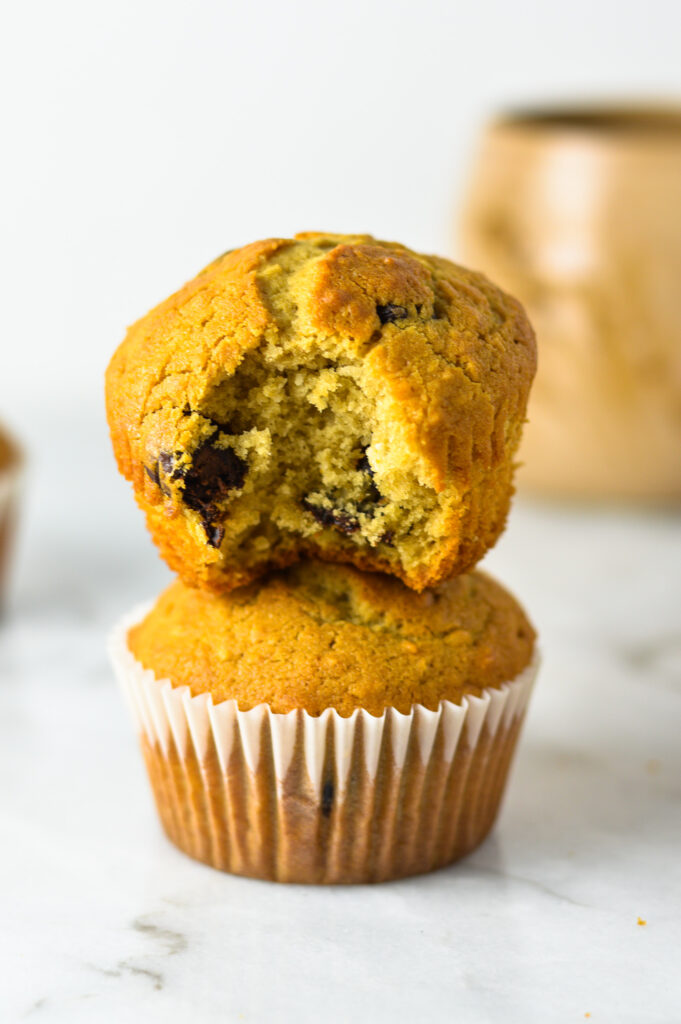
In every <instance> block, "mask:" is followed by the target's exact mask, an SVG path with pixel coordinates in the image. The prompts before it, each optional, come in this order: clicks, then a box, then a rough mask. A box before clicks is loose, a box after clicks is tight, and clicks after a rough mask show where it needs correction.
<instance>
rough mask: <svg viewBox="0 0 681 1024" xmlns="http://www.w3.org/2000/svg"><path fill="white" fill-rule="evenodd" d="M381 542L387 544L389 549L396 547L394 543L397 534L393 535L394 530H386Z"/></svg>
mask: <svg viewBox="0 0 681 1024" xmlns="http://www.w3.org/2000/svg"><path fill="white" fill-rule="evenodd" d="M379 540H380V542H381V544H385V545H386V546H387V547H389V548H394V547H395V544H394V543H393V541H394V540H395V534H394V533H393V531H392V530H386V531H385V533H384V534H382V536H381V537H380V538H379Z"/></svg>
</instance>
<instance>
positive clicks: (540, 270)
mask: <svg viewBox="0 0 681 1024" xmlns="http://www.w3.org/2000/svg"><path fill="white" fill-rule="evenodd" d="M460 241H461V246H460V248H461V250H462V259H463V261H464V262H466V263H468V264H470V265H472V266H475V267H477V268H479V269H480V270H482V271H484V272H485V273H486V274H488V275H489V277H491V278H492V279H493V280H494V281H495V282H497V283H498V284H500V285H501V286H502V287H504V288H506V289H508V290H509V291H510V292H512V293H513V294H515V295H517V297H518V298H519V299H520V300H521V301H522V302H523V303H524V304H525V305H526V307H527V310H528V312H529V315H530V319H531V320H532V322H533V324H534V327H535V329H536V332H537V338H538V344H539V371H538V374H537V379H536V382H535V385H534V389H533V392H532V395H531V398H530V407H529V412H528V416H529V423H528V425H527V427H526V429H525V435H524V441H523V445H522V448H521V451H520V460H521V461H522V462H523V463H524V466H523V469H522V470H521V473H520V475H519V486H520V487H522V486H523V485H527V486H528V487H531V488H533V489H535V490H540V491H543V492H545V493H551V494H555V495H561V496H575V497H578V496H581V497H590V496H593V497H601V498H628V499H645V500H652V501H658V502H662V501H678V500H680V499H681V107H679V108H666V107H663V108H640V107H638V108H637V107H634V108H623V107H618V108H608V109H596V108H586V109H582V110H567V109H563V110H556V111H535V112H529V113H526V114H518V115H511V116H508V117H503V118H500V119H499V120H497V121H496V122H493V123H492V124H491V125H490V126H489V127H488V130H487V132H486V135H485V137H484V139H483V143H482V148H481V152H480V154H479V157H478V160H477V164H476V167H475V169H474V173H473V177H472V183H471V187H470V191H469V195H468V197H467V202H466V203H465V204H464V211H463V219H462V224H461V238H460Z"/></svg>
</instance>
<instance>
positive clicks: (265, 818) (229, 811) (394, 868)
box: [109, 608, 538, 883]
mask: <svg viewBox="0 0 681 1024" xmlns="http://www.w3.org/2000/svg"><path fill="white" fill-rule="evenodd" d="M147 611H148V608H138V609H136V610H135V611H134V612H133V613H131V614H130V615H127V616H126V617H125V618H124V619H123V620H122V621H121V622H120V623H119V624H118V625H117V626H116V628H115V629H114V630H113V632H112V635H111V639H110V645H109V647H110V655H111V659H112V662H113V665H114V668H115V671H116V674H117V677H118V679H119V682H120V684H121V687H122V689H123V692H124V694H125V696H126V698H127V702H128V705H129V708H130V711H131V714H132V717H133V720H134V723H135V726H136V728H137V731H138V734H139V738H140V743H141V747H142V751H143V754H144V758H145V761H146V766H147V771H148V774H149V778H150V781H151V785H152V789H153V792H154V797H155V800H156V805H157V808H158V812H159V816H160V818H161V822H162V824H163V827H164V829H165V831H166V833H167V835H168V837H169V838H170V839H171V840H172V841H173V842H174V843H175V844H176V845H177V846H179V847H180V849H182V850H183V851H184V852H185V853H187V854H189V855H190V856H191V857H195V858H197V859H198V860H201V861H203V862H205V863H207V864H210V865H212V866H213V867H216V868H220V869H222V870H224V871H229V872H232V873H234V874H240V875H248V876H251V877H255V878H263V879H271V880H276V881H282V882H305V883H310V882H312V883H350V882H377V881H384V880H388V879H394V878H400V877H404V876H406V875H412V874H419V873H422V872H425V871H430V870H433V869H435V868H438V867H442V866H443V865H445V864H448V863H450V862H452V861H454V860H456V859H457V858H459V857H461V856H463V855H464V854H466V853H468V852H470V851H471V850H472V849H474V848H475V847H476V846H477V845H478V844H479V843H480V842H482V840H483V839H484V838H485V836H486V835H487V833H488V832H489V830H490V828H491V827H492V824H493V823H494V820H495V818H496V815H497V811H498V808H499V804H500V801H501V798H502V795H503V792H504V788H505V784H506V779H507V776H508V771H509V767H510V763H511V759H512V755H513V751H514V748H515V744H516V740H517V737H518V734H519V731H520V727H521V724H522V721H523V718H524V715H525V710H526V707H527V702H528V700H529V697H530V693H531V690H532V686H533V683H534V679H535V676H536V672H537V667H538V659H537V657H536V656H535V658H534V659H533V661H532V663H531V664H530V665H529V666H528V667H527V668H526V669H525V670H524V671H523V672H521V673H520V675H518V676H517V677H516V678H515V679H513V680H511V681H509V682H507V683H505V684H503V685H502V686H500V687H498V688H491V687H490V688H487V689H484V690H483V691H482V693H481V696H479V697H476V696H466V697H464V698H463V700H462V702H461V704H460V705H459V704H454V703H452V702H451V701H446V700H444V701H441V703H440V705H439V707H438V708H437V710H435V711H431V710H429V709H428V708H426V707H423V706H422V705H414V706H413V707H412V709H411V710H410V711H409V712H408V713H407V714H402V713H401V712H399V711H397V709H395V708H388V709H387V710H386V711H384V712H383V714H381V715H380V716H374V715H370V714H369V713H368V712H366V711H364V710H356V711H354V712H353V713H352V714H351V715H350V716H349V717H347V718H344V717H342V716H341V715H339V714H338V713H337V712H336V711H335V710H333V709H327V710H326V711H324V712H323V713H322V714H321V715H319V716H313V715H310V714H308V713H307V712H306V711H304V710H295V711H290V712H288V713H287V714H279V713H276V712H273V711H272V710H271V709H270V708H269V706H267V705H266V704H260V705H258V706H257V707H254V708H252V709H250V710H248V711H241V710H239V708H238V706H237V703H236V701H234V700H227V701H222V702H220V703H217V704H215V703H214V702H213V700H212V697H211V696H210V695H209V694H205V693H203V694H198V695H197V696H192V695H191V692H190V690H189V688H188V687H187V686H177V687H173V686H172V684H171V682H170V681H169V680H167V679H157V678H156V676H155V675H154V673H153V672H152V671H150V670H148V669H145V668H144V667H143V666H142V665H141V664H140V663H139V662H138V661H137V660H136V658H135V657H134V655H133V654H132V652H131V651H130V649H129V647H128V643H127V635H128V631H129V629H130V628H131V627H132V626H133V625H135V624H136V623H137V622H139V621H140V620H141V619H142V618H143V616H144V615H145V614H146V612H147Z"/></svg>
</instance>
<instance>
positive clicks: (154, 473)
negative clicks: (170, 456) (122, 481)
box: [144, 462, 171, 497]
mask: <svg viewBox="0 0 681 1024" xmlns="http://www.w3.org/2000/svg"><path fill="white" fill-rule="evenodd" d="M158 467H159V464H158V462H155V463H154V465H153V466H145V467H144V472H145V473H146V474H147V476H148V477H149V479H150V480H151V482H152V483H154V484H156V486H157V487H158V489H159V490H160V492H161V494H165V496H166V497H168V496H169V495H170V493H171V492H170V488H169V487H168V486H167V484H165V483H164V482H163V480H161V474H160V473H159V471H158ZM161 468H163V467H161Z"/></svg>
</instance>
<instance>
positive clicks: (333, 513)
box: [301, 498, 359, 534]
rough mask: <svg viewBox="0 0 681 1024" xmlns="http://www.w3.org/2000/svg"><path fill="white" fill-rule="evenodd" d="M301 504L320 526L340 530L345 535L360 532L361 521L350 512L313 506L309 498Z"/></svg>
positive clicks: (304, 499)
mask: <svg viewBox="0 0 681 1024" xmlns="http://www.w3.org/2000/svg"><path fill="white" fill-rule="evenodd" d="M301 504H302V506H303V508H304V509H305V511H306V512H309V513H310V515H311V516H313V517H314V519H315V520H316V521H317V522H318V523H319V525H320V526H330V527H333V529H334V530H339V531H340V533H345V534H351V533H357V531H358V530H359V520H358V519H357V517H356V516H353V515H351V514H350V513H349V512H343V511H341V510H339V509H333V508H323V507H322V506H321V505H313V503H312V502H311V501H309V500H308V499H307V498H303V500H302V502H301Z"/></svg>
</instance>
